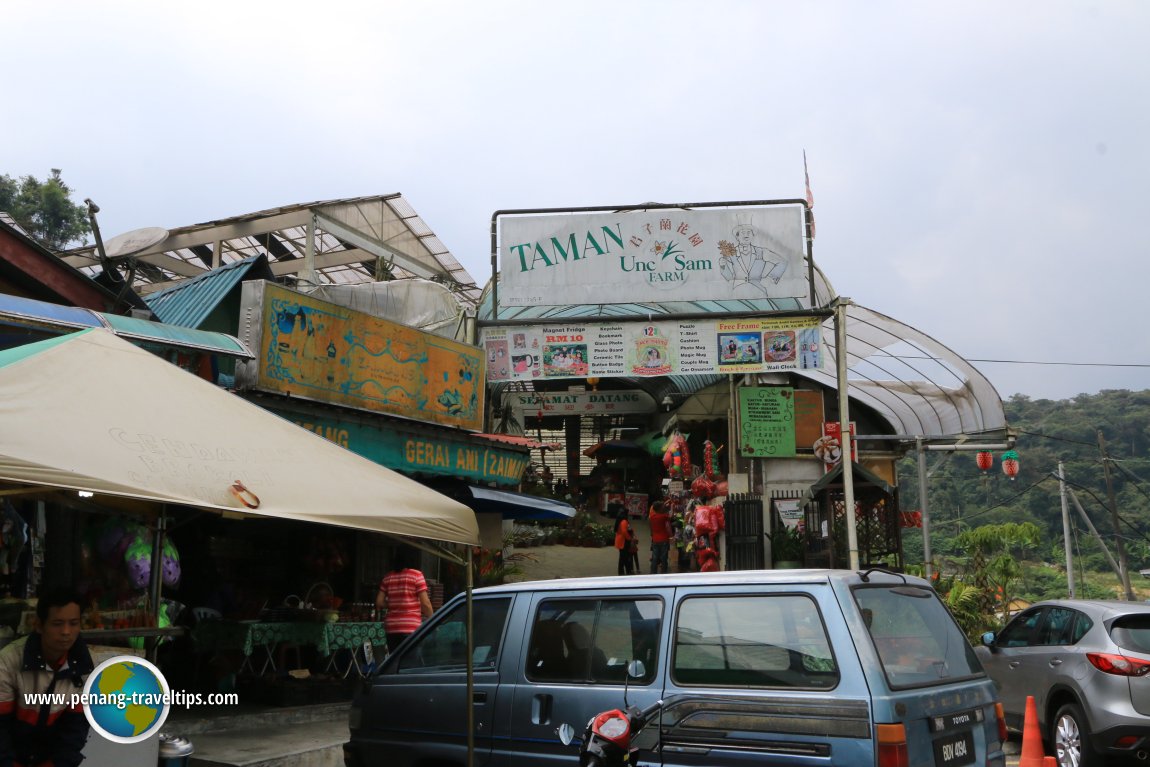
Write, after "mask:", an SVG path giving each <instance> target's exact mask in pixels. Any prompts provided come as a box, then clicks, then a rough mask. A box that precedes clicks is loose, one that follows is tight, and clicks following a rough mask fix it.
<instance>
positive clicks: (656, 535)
mask: <svg viewBox="0 0 1150 767" xmlns="http://www.w3.org/2000/svg"><path fill="white" fill-rule="evenodd" d="M647 519H648V521H649V522H650V523H651V572H652V573H668V572H670V568H669V566H668V564H667V555H668V553H669V552H670V549H671V535H672V532H671V515H670V514H668V513H667V506H666V504H664V503H663V502H662V501H656V502H655V504H654V505H653V506H651V509H650V511H649V512H648V513H647Z"/></svg>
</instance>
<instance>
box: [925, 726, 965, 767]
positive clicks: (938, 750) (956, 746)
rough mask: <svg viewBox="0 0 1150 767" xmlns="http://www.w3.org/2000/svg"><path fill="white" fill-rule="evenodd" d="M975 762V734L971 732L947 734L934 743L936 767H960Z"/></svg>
mask: <svg viewBox="0 0 1150 767" xmlns="http://www.w3.org/2000/svg"><path fill="white" fill-rule="evenodd" d="M973 762H974V734H973V733H972V732H971V731H970V730H963V731H960V732H952V733H947V734H946V735H945V736H943V737H941V738H939V739H938V740H936V741H935V742H934V764H935V767H959V765H963V764H971V763H973Z"/></svg>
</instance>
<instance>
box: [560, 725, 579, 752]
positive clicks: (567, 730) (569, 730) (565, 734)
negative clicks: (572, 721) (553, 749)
mask: <svg viewBox="0 0 1150 767" xmlns="http://www.w3.org/2000/svg"><path fill="white" fill-rule="evenodd" d="M558 733H559V742H560V743H562V744H563V745H565V746H570V745H571V741H573V740H575V728H574V727H572V726H571V725H569V724H567V723H566V722H564V723H563V724H561V725H559V730H558Z"/></svg>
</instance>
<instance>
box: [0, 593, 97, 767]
mask: <svg viewBox="0 0 1150 767" xmlns="http://www.w3.org/2000/svg"><path fill="white" fill-rule="evenodd" d="M80 613H81V608H80V599H79V598H78V597H77V596H76V595H75V594H73V593H72V592H70V591H54V592H51V593H49V594H45V595H44V596H43V597H41V598H40V600H39V601H38V602H37V604H36V630H35V631H34V632H33V633H32V634H29V635H28V636H27V637H25V638H23V639H19V640H17V641H15V642H13V643H12V644H10V645H8V646H7V647H5V648H4V650H3V651H2V652H0V767H38V765H42V764H50V765H52V767H76V765H78V764H79V763H80V762H81V761H82V760H83V759H84V757H83V755H82V754H81V753H80V751H81V750H82V749H83V748H84V743H85V742H87V740H88V720H87V718H86V717H85V716H84V709H83V707H82V706H81V705H80V703H79V696H80V694H81V693H82V692H83V691H84V681H85V679H86V678H87V676H88V674H90V673H91V672H92V656H91V655H90V654H89V653H88V647H87V645H85V644H84V640H82V639H81V638H80ZM37 694H56V695H60V696H62V697H60V698H58V699H56V700H54V701H48V700H45V701H33V699H32V697H31V696H33V695H37Z"/></svg>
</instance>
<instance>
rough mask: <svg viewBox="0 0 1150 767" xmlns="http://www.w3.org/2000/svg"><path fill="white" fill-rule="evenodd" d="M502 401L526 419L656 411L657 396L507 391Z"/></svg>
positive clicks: (625, 392) (631, 392) (626, 392)
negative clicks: (526, 417) (655, 397)
mask: <svg viewBox="0 0 1150 767" xmlns="http://www.w3.org/2000/svg"><path fill="white" fill-rule="evenodd" d="M503 401H504V402H505V403H506V404H509V405H510V406H511V409H512V411H513V412H514V413H515V415H516V416H517V417H518V419H519V422H520V423H523V417H524V416H530V417H536V416H549V415H584V414H586V415H622V414H624V413H653V412H655V409H656V408H655V400H654V399H653V398H652V397H651V395H650V394H648V393H647V392H645V391H640V390H638V389H620V390H618V391H552V392H529V391H525V392H508V393H507V394H505V395H504V399H503Z"/></svg>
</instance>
